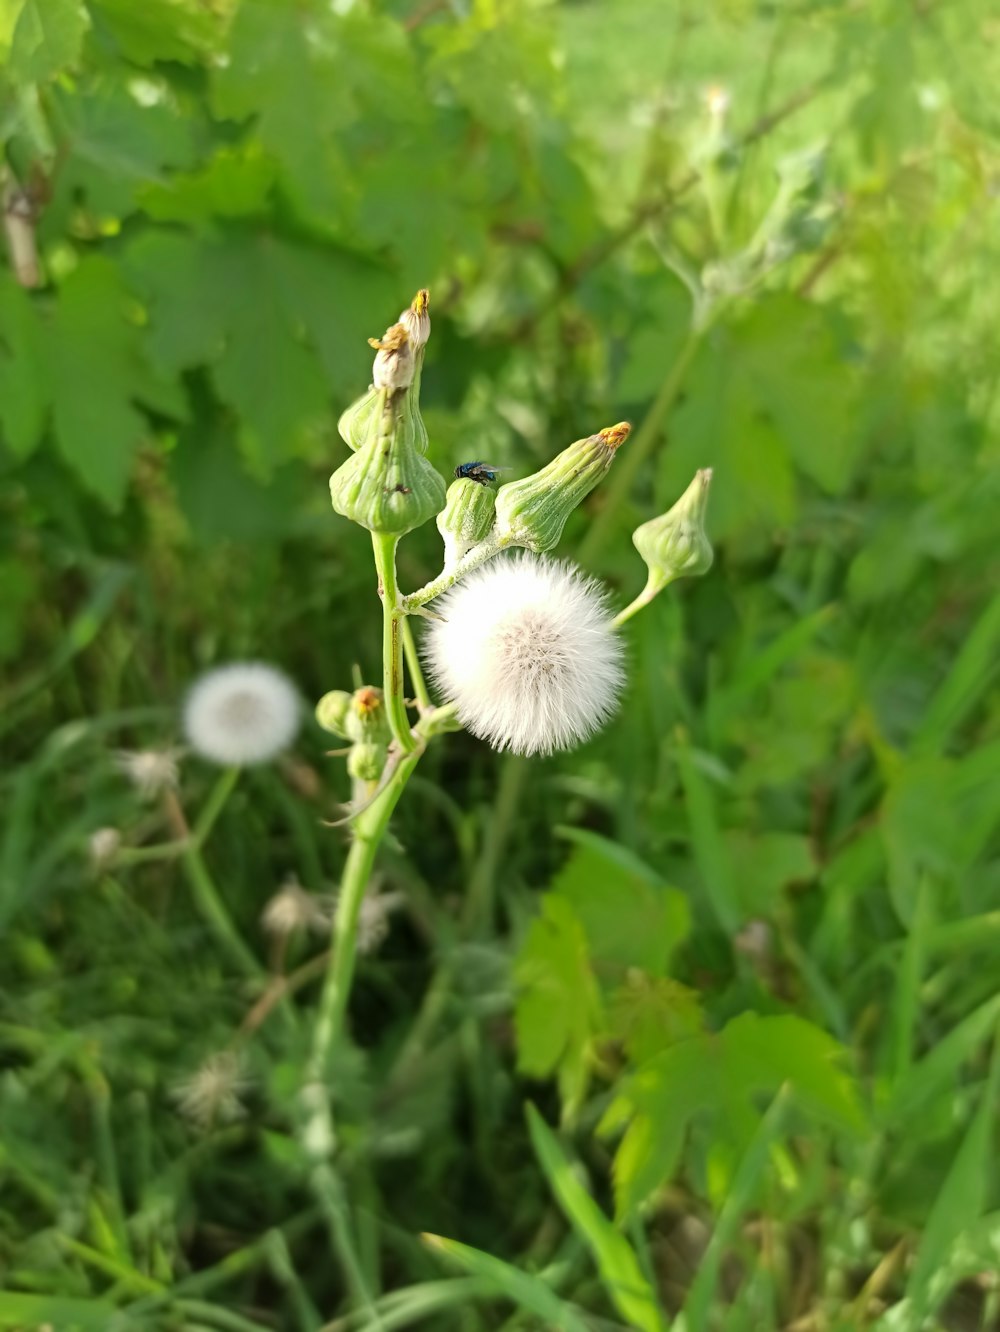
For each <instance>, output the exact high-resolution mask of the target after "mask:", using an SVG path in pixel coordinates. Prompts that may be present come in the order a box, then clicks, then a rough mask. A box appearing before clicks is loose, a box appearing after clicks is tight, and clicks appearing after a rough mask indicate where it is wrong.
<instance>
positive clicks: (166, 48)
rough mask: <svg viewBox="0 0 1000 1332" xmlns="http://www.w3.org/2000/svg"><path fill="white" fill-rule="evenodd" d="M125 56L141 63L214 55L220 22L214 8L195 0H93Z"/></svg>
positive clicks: (194, 60)
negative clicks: (211, 53)
mask: <svg viewBox="0 0 1000 1332" xmlns="http://www.w3.org/2000/svg"><path fill="white" fill-rule="evenodd" d="M89 3H90V6H91V10H92V11H93V13H94V14H95V15H96V16H97V18H98V21H99V22H100V23H101V25H102V26H106V27H107V28H108V29H109V30H110V32H111V34H112V36H113V37H114V39H115V41H116V42H117V43H118V46H119V48H120V50H121V53H122V55H123V56H124V57H125V58H126V59H127V60H131V61H134V62H135V63H136V64H137V65H147V66H153V65H155V64H156V63H157V62H158V61H161V60H162V61H166V60H170V61H176V62H177V63H178V64H183V65H193V64H195V63H197V62H198V61H199V60H201V59H204V57H205V56H206V55H208V54H210V52H211V50H212V47H213V45H214V39H215V37H216V36H217V32H218V28H219V24H218V21H217V19H216V18H215V14H214V13H213V11H212V10H211V8H209V7H207V6H204V5H199V4H196V3H192V2H191V0H142V4H138V5H137V4H135V3H133V0H89Z"/></svg>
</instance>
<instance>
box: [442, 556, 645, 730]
mask: <svg viewBox="0 0 1000 1332" xmlns="http://www.w3.org/2000/svg"><path fill="white" fill-rule="evenodd" d="M434 610H435V611H436V612H437V614H439V615H440V616H442V617H443V618H442V619H440V620H435V621H433V623H432V626H431V628H430V631H429V634H428V636H427V639H426V641H425V654H426V657H427V662H428V666H429V668H430V671H431V674H432V676H433V678H434V680H435V682H436V684H437V686H438V688H439V689H440V691H441V692H442V694H444V695H445V697H446V698H447V699H448V700H449V701H451V702H453V703H455V704H456V707H457V710H458V718H459V720H460V721H461V722H462V724H463V725H464V726H465V727H466V728H467V729H468V730H470V731H471V732H472V734H473V735H475V736H478V737H479V738H480V739H481V740H486V741H488V742H489V743H490V744H491V745H492V746H493V747H494V748H495V749H510V750H512V751H513V752H514V753H515V754H550V753H551V752H552V751H553V750H554V749H569V748H571V747H572V746H573V745H576V744H579V743H580V742H581V741H582V740H585V739H586V738H587V737H588V736H589V735H591V734H592V733H593V732H594V731H596V730H597V729H598V728H599V727H601V726H602V725H603V724H604V723H605V721H607V719H608V717H609V716H610V715H611V713H612V712H613V711H614V709H615V706H616V704H617V701H618V695H619V693H620V691H621V687H622V683H623V680H624V673H623V671H622V645H621V641H620V640H619V638H618V637H617V635H616V634H615V632H614V629H613V628H612V624H611V616H610V614H609V612H608V609H607V604H606V601H605V595H604V592H603V590H602V588H601V586H600V584H599V583H597V582H596V581H595V580H594V579H592V578H588V577H587V576H586V575H585V574H583V573H582V572H581V571H580V570H579V569H577V568H575V567H574V566H573V565H569V564H561V563H558V562H556V561H554V560H548V559H539V558H538V557H536V556H534V555H530V554H522V555H520V556H514V557H503V558H500V559H495V560H492V561H491V562H490V563H489V564H487V565H485V566H484V567H483V568H482V569H480V570H477V571H476V572H475V573H473V574H470V575H469V577H467V578H465V579H464V580H463V581H462V582H461V583H459V584H458V586H457V587H455V588H453V589H452V590H451V591H450V592H448V593H446V594H445V595H444V596H443V597H441V598H440V600H438V601H436V602H435V604H434Z"/></svg>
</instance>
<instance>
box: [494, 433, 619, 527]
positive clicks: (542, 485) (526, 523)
mask: <svg viewBox="0 0 1000 1332" xmlns="http://www.w3.org/2000/svg"><path fill="white" fill-rule="evenodd" d="M631 428H632V427H631V426H630V425H629V424H628V423H627V422H625V421H622V422H620V423H619V424H618V425H614V426H609V427H608V428H607V430H601V431H598V433H597V434H596V435H589V436H588V437H587V438H586V439H578V440H577V441H576V442H575V443H573V444H570V445H569V447H568V448H565V449H563V451H562V452H561V453H559V454H557V455H556V457H555V458H553V459H552V461H551V462H550V463H549V464H548V466H547V467H543V468H542V470H541V471H540V472H533V473H532V474H531V476H526V477H525V478H524V479H523V480H521V481H512V482H510V483H509V484H508V485H506V486H501V487H500V489H499V491H498V492H497V500H496V510H497V520H496V535H497V540H498V541H499V542H500V543H501V544H502V545H511V546H526V547H527V548H528V550H536V551H545V550H552V549H553V547H554V546H556V545H557V544H558V541H559V538H560V537H561V536H562V530H563V527H564V526H565V524H566V519H567V518H568V517H569V515H570V514H571V513H572V512H573V510H574V509H575V508H576V506H577V505H578V504H579V503H580V501H581V500H583V499H586V497H587V496H588V495H589V494H590V492H591V491H592V490H593V489H594V487H595V486H596V485H597V483H598V482H599V481H600V480H601V479H602V478H603V476H604V475H605V473H606V472H607V471H608V468H609V467H610V466H611V464H612V463H613V462H614V460H615V454H616V453H617V452H618V449H619V448H620V447H621V446H622V444H624V443H625V441H626V439H628V436H629V432H630V430H631Z"/></svg>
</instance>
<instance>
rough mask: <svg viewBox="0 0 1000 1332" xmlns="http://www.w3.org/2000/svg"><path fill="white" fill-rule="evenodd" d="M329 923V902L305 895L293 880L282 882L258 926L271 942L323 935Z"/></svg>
mask: <svg viewBox="0 0 1000 1332" xmlns="http://www.w3.org/2000/svg"><path fill="white" fill-rule="evenodd" d="M332 920H333V898H332V897H329V896H320V895H319V894H317V893H310V892H307V891H306V889H305V888H303V887H302V885H301V884H300V883H299V881H298V879H296V878H295V877H294V875H293V876H291V877H290V878H288V879H286V880H285V882H284V883H283V884H282V885H281V887H280V888H279V889H278V891H277V892H276V893H275V895H274V896H273V897H272V898H271V899H270V901H269V902H268V903H267V905H266V906H265V907H264V911H263V914H262V915H261V924H262V925H263V926H264V929H265V930H266V932H267V933H268V934H271V935H273V936H274V937H275V938H279V939H282V938H287V937H288V936H289V935H291V934H295V933H297V932H298V931H300V930H301V931H304V932H310V931H311V932H312V933H314V934H325V933H326V931H327V930H328V929H329V928H330V923H331V921H332Z"/></svg>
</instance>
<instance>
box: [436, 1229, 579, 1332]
mask: <svg viewBox="0 0 1000 1332" xmlns="http://www.w3.org/2000/svg"><path fill="white" fill-rule="evenodd" d="M423 1240H424V1243H425V1244H427V1245H429V1246H430V1247H431V1248H433V1249H438V1250H440V1251H441V1252H442V1253H445V1254H447V1256H448V1257H449V1258H452V1259H454V1261H455V1262H456V1263H458V1264H459V1266H460V1267H464V1268H465V1270H466V1271H467V1272H471V1274H472V1275H473V1276H476V1277H483V1278H485V1279H487V1280H489V1281H490V1282H491V1283H492V1284H493V1286H494V1288H495V1291H496V1293H497V1295H502V1296H504V1297H505V1298H506V1299H508V1300H511V1301H512V1302H513V1303H514V1304H516V1305H517V1306H518V1308H519V1309H527V1310H529V1311H530V1312H531V1313H533V1314H537V1315H538V1317H539V1318H542V1319H544V1320H545V1323H546V1326H548V1327H551V1328H554V1329H558V1330H559V1332H588V1328H587V1324H586V1323H585V1322H584V1321H583V1319H582V1318H580V1317H579V1315H578V1314H576V1313H575V1312H574V1310H573V1308H572V1306H571V1305H569V1304H567V1303H566V1302H565V1300H562V1299H560V1298H559V1296H558V1295H557V1294H556V1293H555V1291H554V1290H551V1289H550V1288H549V1287H548V1286H547V1285H546V1284H545V1282H544V1281H543V1280H542V1279H541V1277H537V1276H534V1275H533V1274H532V1273H530V1272H522V1271H521V1270H520V1269H519V1268H517V1267H512V1266H511V1264H510V1263H507V1262H504V1260H503V1259H502V1258H494V1257H493V1255H492V1254H490V1253H484V1252H483V1251H482V1249H475V1248H473V1247H472V1245H471V1244H460V1243H459V1242H458V1240H452V1239H445V1238H444V1237H443V1236H442V1235H426V1234H425V1235H424V1236H423Z"/></svg>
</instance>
